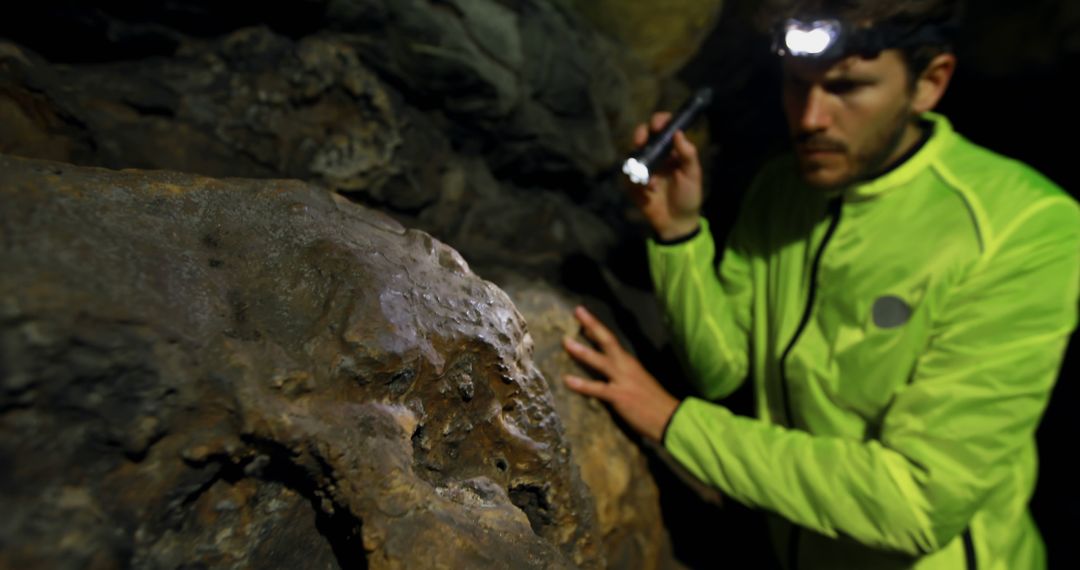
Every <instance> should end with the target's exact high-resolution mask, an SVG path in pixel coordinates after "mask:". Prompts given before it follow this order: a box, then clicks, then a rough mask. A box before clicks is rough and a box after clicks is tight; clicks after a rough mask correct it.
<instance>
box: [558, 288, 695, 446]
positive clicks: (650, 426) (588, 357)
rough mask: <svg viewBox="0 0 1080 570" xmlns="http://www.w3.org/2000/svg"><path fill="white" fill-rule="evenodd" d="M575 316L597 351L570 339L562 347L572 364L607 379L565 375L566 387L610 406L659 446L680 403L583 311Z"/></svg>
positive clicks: (578, 310) (608, 331)
mask: <svg viewBox="0 0 1080 570" xmlns="http://www.w3.org/2000/svg"><path fill="white" fill-rule="evenodd" d="M574 316H575V317H577V320H578V322H580V323H581V326H582V328H584V329H585V336H586V337H588V338H589V340H591V341H593V342H595V343H596V345H597V346H598V347H600V350H599V351H597V350H594V349H592V348H590V347H588V346H585V345H583V344H581V343H579V342H576V341H574V340H573V339H570V338H565V339H563V347H565V348H566V351H567V352H569V353H570V356H572V357H574V359H575V360H577V361H578V362H580V363H582V364H584V365H585V366H588V367H589V368H592V369H593V370H596V371H597V372H599V373H601V374H603V375H604V376H606V377H607V382H603V381H596V380H587V379H585V378H580V377H578V376H571V375H566V376H564V377H563V380H564V381H565V382H566V385H567V386H568V387H570V389H571V390H573V391H575V392H578V393H581V394H585V395H586V396H594V397H596V398H599V399H601V400H603V401H605V402H607V403H609V404H611V406H612V407H613V408H615V411H616V412H617V413H618V414H619V415H620V416H622V418H623V419H624V420H626V422H627V423H629V424H630V426H631V427H633V428H634V429H635V430H637V431H638V432H640V433H641V434H642V435H644V436H645V437H647V438H649V439H651V440H653V441H657V442H659V441H660V438H662V437H663V435H664V427H665V426H666V425H667V423H668V420H669V419H670V418H671V415H672V414H673V413H675V408H677V407H678V405H679V401H678V400H676V399H675V398H674V397H672V396H671V394H669V393H667V391H666V390H664V388H663V387H662V386H660V383H659V382H657V381H656V379H655V378H653V377H652V375H651V374H649V373H648V372H647V371H646V370H645V369H644V368H642V366H641V363H640V362H638V360H637V359H636V358H634V357H633V356H631V355H630V354H629V353H627V352H626V351H625V350H623V348H622V346H620V345H619V341H618V340H617V339H616V338H615V335H614V334H612V333H611V331H610V330H608V329H607V327H605V326H604V325H603V324H601V323H600V321H598V320H596V317H594V316H592V314H590V313H589V312H588V311H586V310H585V307H578V308H577V309H575V310H574Z"/></svg>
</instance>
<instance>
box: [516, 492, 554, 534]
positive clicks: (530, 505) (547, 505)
mask: <svg viewBox="0 0 1080 570" xmlns="http://www.w3.org/2000/svg"><path fill="white" fill-rule="evenodd" d="M510 502H511V503H513V504H514V506H515V507H517V508H519V509H521V511H522V512H524V513H525V516H527V517H529V526H531V527H532V529H533V532H535V533H536V534H537V536H543V535H544V530H545V528H546V527H548V526H550V525H551V523H552V522H553V517H552V513H551V502H550V501H549V500H548V492H547V489H545V488H544V487H541V486H540V485H537V484H535V483H524V484H520V485H515V486H513V487H510Z"/></svg>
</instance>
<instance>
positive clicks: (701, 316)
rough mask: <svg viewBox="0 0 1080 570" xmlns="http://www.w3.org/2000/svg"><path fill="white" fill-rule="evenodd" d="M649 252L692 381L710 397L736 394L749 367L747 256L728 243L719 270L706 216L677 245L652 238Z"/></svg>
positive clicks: (662, 301)
mask: <svg viewBox="0 0 1080 570" xmlns="http://www.w3.org/2000/svg"><path fill="white" fill-rule="evenodd" d="M648 254H649V270H650V273H651V274H652V280H653V286H654V288H655V290H656V294H657V298H658V299H659V301H660V304H661V306H662V309H663V311H664V314H665V316H666V318H667V322H668V329H669V331H670V332H671V335H672V337H673V341H674V343H675V346H676V347H677V351H678V353H679V356H680V359H681V361H682V363H683V367H684V369H685V370H686V372H687V375H688V377H689V378H690V381H691V382H692V383H693V384H694V387H695V388H696V389H697V390H698V392H699V393H701V394H702V395H703V396H704V397H706V398H708V399H710V400H716V399H720V398H723V397H725V396H727V395H729V394H731V393H732V392H734V391H735V389H736V388H738V387H739V385H740V384H742V382H743V380H745V379H746V375H747V372H748V370H749V365H748V361H749V357H748V334H749V329H750V303H751V297H752V291H753V284H752V282H751V276H750V260H749V259H748V256H747V255H746V253H745V252H744V251H742V250H740V249H739V248H737V247H728V248H727V249H726V251H725V252H724V256H723V259H722V261H721V263H720V267H719V270H717V268H716V266H715V265H714V262H715V255H716V250H715V246H714V245H713V239H712V235H711V234H710V232H709V224H708V222H707V221H706V220H705V219H704V218H702V219H701V230H700V231H699V232H698V234H697V235H696V236H695V237H694V238H693V239H691V240H689V241H687V242H684V243H680V244H677V245H662V244H659V243H657V242H656V241H653V240H650V241H649V243H648Z"/></svg>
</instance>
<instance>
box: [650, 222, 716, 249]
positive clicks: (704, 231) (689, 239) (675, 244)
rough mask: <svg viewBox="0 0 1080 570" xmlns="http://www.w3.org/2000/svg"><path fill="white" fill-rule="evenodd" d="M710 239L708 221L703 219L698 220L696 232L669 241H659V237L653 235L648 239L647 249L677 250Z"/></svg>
mask: <svg viewBox="0 0 1080 570" xmlns="http://www.w3.org/2000/svg"><path fill="white" fill-rule="evenodd" d="M709 237H711V234H710V233H709V221H708V220H706V219H705V218H698V227H697V229H696V230H694V231H692V232H690V233H688V234H686V235H684V236H680V237H677V238H675V239H671V240H663V239H660V236H657V235H656V234H653V236H652V237H650V238H649V248H650V249H659V250H677V249H679V248H680V247H683V246H686V245H689V244H695V243H698V242H700V241H701V240H702V239H705V238H709Z"/></svg>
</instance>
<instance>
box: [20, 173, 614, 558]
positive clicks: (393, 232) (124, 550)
mask: <svg viewBox="0 0 1080 570" xmlns="http://www.w3.org/2000/svg"><path fill="white" fill-rule="evenodd" d="M0 203H2V204H3V205H4V207H3V208H2V209H0V229H2V233H0V264H2V266H3V267H4V271H3V273H2V274H0V351H2V352H0V458H3V462H4V464H3V468H2V469H0V497H2V500H3V504H4V505H5V517H4V522H3V524H2V525H0V567H32V566H41V567H56V568H76V567H87V566H90V567H95V568H112V567H129V566H135V567H146V568H156V567H180V566H197V565H205V566H210V567H223V568H241V567H267V566H275V567H286V566H292V567H295V566H301V565H302V566H304V567H312V568H319V567H326V568H333V567H337V566H340V567H363V566H370V567H373V568H421V567H422V568H438V567H442V568H476V567H511V568H553V567H574V566H577V567H586V568H591V567H602V566H604V565H605V558H604V552H603V545H602V544H601V537H600V536H599V532H598V531H599V527H598V524H597V516H596V514H595V513H596V508H595V505H594V502H593V499H592V498H591V495H590V493H589V491H588V489H587V488H586V486H585V485H584V484H583V482H582V478H581V477H580V476H579V474H578V468H577V467H576V464H575V462H574V460H573V458H572V456H571V454H570V449H569V446H568V443H567V438H566V436H565V431H564V428H563V426H562V424H561V422H560V421H559V418H558V416H557V414H556V406H555V402H554V401H553V399H552V397H551V393H550V391H549V389H548V386H547V384H546V383H545V380H544V378H543V377H542V376H541V375H540V374H539V372H538V371H537V369H536V368H535V366H534V365H533V363H532V361H531V359H530V357H529V352H530V343H531V340H530V338H529V336H528V333H527V332H526V331H525V326H524V321H523V320H522V318H521V316H520V314H519V313H518V312H517V311H516V310H515V309H514V307H513V305H512V304H511V303H510V301H509V299H508V298H507V297H506V296H505V294H503V293H502V292H501V291H500V290H499V289H497V288H496V287H495V286H493V285H491V284H490V283H487V282H485V281H482V280H480V279H478V278H477V277H475V276H474V275H473V274H472V273H471V272H470V271H469V269H468V268H467V267H466V265H465V263H464V262H463V261H462V260H461V258H460V256H458V255H457V254H456V252H454V251H453V250H451V249H450V248H448V247H446V246H445V245H443V244H441V243H439V242H437V241H435V240H434V239H432V238H431V237H430V236H428V235H427V234H424V233H421V232H417V231H407V230H405V229H403V228H402V227H401V226H399V225H398V224H396V223H395V222H393V221H391V220H390V219H388V218H386V217H384V216H382V215H380V214H377V213H375V212H372V211H370V210H366V209H364V208H362V207H359V206H356V205H354V204H351V203H349V202H347V201H345V200H343V199H341V198H340V197H336V196H335V195H333V194H331V193H328V192H325V191H320V190H318V189H316V188H313V187H311V186H308V185H305V184H303V183H300V182H295V181H280V180H271V181H251V180H215V179H209V178H203V177H198V176H192V175H186V174H176V173H169V172H141V171H125V172H115V171H108V170H102V169H88V168H78V167H73V166H70V165H64V164H60V163H53V162H44V161H32V160H25V159H18V158H12V157H3V156H0ZM601 518H602V520H606V519H603V517H601ZM290 560H291V561H293V562H294V563H292V564H291V563H290V562H289V561H290Z"/></svg>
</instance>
